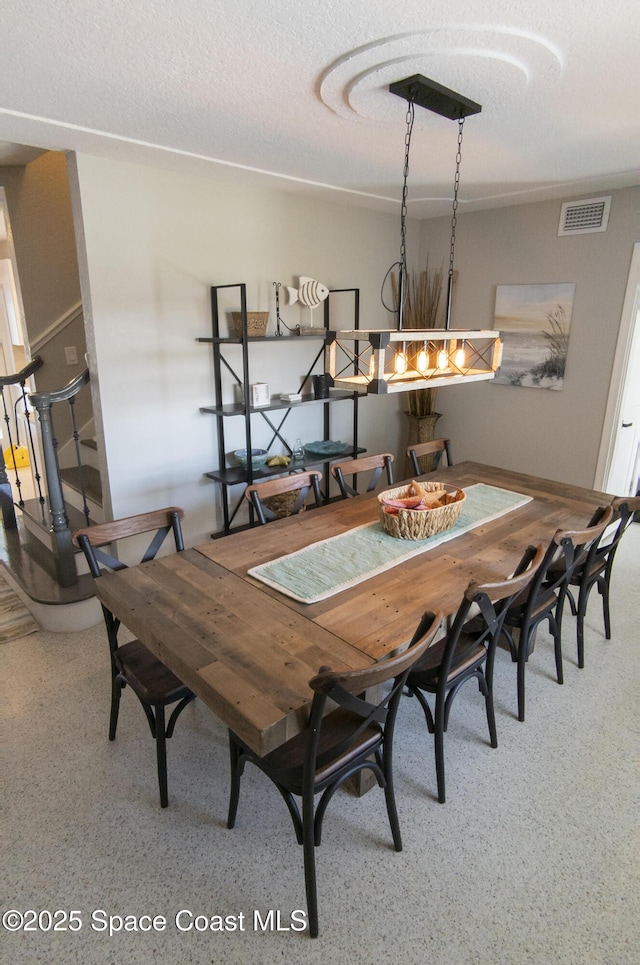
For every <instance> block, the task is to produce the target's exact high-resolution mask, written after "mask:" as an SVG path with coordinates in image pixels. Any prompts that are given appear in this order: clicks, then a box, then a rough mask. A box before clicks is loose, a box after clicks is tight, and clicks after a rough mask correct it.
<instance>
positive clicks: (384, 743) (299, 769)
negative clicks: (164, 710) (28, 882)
mask: <svg viewBox="0 0 640 965" xmlns="http://www.w3.org/2000/svg"><path fill="white" fill-rule="evenodd" d="M441 621H442V613H438V614H435V615H434V614H432V613H431V614H429V615H428V617H427V616H425V618H424V619H423V621H422V624H421V628H422V631H423V632H422V636H421V637H418V636H417V635H415V636H414V638H413V640H412V641H411V644H410V646H409V647H408V648H407V649H406V650H404V651H403V652H402V653H401V654H400V655H399V656H395V657H390V658H389V659H387V660H382V661H380V662H379V663H376V664H374V665H373V666H372V667H367V668H366V669H364V670H351V671H341V670H331V669H330V668H328V667H321V668H320V670H319V671H318V673H317V674H316V675H315V676H314V677H312V678H311V680H310V681H309V687H310V689H311V691H312V692H313V700H312V701H311V709H310V713H309V720H308V723H307V726H306V728H305V730H304V731H302V733H300V734H298V735H297V736H296V737H292V738H291V739H290V740H289V741H287V743H286V744H283V745H282V746H280V747H278V748H276V749H275V750H273V751H271V753H269V754H266V755H265V756H264V757H260V756H259V755H258V754H256V753H255V752H254V751H253V750H252V749H251V748H250V747H248V746H247V744H245V743H244V741H242V740H241V739H240V738H239V737H238V736H237V735H236V734H234V733H233V732H232V731H230V732H229V748H230V756H231V794H230V799H229V815H228V820H227V826H228V827H229V828H233V827H234V825H235V821H236V814H237V809H238V801H239V796H240V779H241V776H242V773H243V770H244V767H245V764H247V763H248V762H250V763H252V764H255V765H256V767H258V768H260V770H261V771H263V772H264V773H265V774H266V775H267V777H269V778H270V779H271V780H272V781H273V783H274V784H275V786H276V787H277V789H278V791H279V792H280V794H281V795H282V797H283V798H284V801H285V803H286V805H287V807H288V809H289V814H290V815H291V819H292V821H293V827H294V830H295V834H296V839H297V841H298V844H301V845H302V847H303V856H304V876H305V888H306V896H307V908H308V916H309V934H310V936H311V937H312V938H315V937H317V935H318V898H317V887H316V866H315V848H316V847H318V846H319V845H320V842H321V836H322V822H323V818H324V814H325V811H326V808H327V805H328V803H329V801H330V800H331V798H332V796H333V794H334V792H335V791H336V790H337V789H338V788H339V787H340V786H341V785H342V784H343V783H344V781H346V780H347V778H349V777H352V776H353V775H354V774H357V773H358V772H360V771H362V770H364V769H370V770H371V771H372V772H373V774H374V775H375V778H376V780H377V782H378V785H379V786H380V787H381V788H383V790H384V794H385V800H386V806H387V815H388V818H389V824H390V827H391V834H392V837H393V843H394V847H395V849H396V851H401V850H402V837H401V834H400V825H399V822H398V813H397V808H396V802H395V795H394V788H393V767H392V763H393V735H394V728H395V722H396V715H397V712H398V704H399V702H400V698H401V696H402V688H403V686H404V682H405V679H406V676H407V674H408V673H409V671H410V669H411V666H412V665H413V663H414V662H415V661H416V660H417V659H419V657H420V656H421V655H422V654H423V653H424V651H425V650H426V649H427V648H428V647H429V646H430V644H431V643H432V641H433V639H434V637H435V634H436V632H437V630H438V627H439V625H440V623H441ZM388 681H391V685H390V686H389V684H388ZM382 685H386V686H384V687H383V686H382ZM371 689H373V692H374V693H375V694H376V696H375V697H373V698H371V696H370V694H371V692H372V691H371ZM365 692H368V693H365ZM380 694H382V696H380ZM378 698H379V699H378ZM327 702H333V703H330V706H331V707H332V708H333V707H334V705H337V706H336V707H335V709H332V710H331V711H330V712H329V713H327ZM318 794H320V795H321V797H320V800H319V802H318V804H317V806H315V798H316V796H317V795H318ZM296 797H300V798H302V813H301V812H300V808H299V806H298V803H297V801H296Z"/></svg>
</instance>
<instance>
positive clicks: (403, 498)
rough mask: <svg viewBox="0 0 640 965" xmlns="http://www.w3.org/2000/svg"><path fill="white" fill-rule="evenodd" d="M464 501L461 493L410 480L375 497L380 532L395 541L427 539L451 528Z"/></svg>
mask: <svg viewBox="0 0 640 965" xmlns="http://www.w3.org/2000/svg"><path fill="white" fill-rule="evenodd" d="M464 500H465V494H464V491H463V490H462V489H454V488H452V487H450V486H446V485H445V484H444V483H441V482H422V483H421V482H416V481H415V480H414V481H413V482H412V483H410V485H408V486H406V485H405V486H400V487H397V488H396V489H386V490H385V491H384V492H382V493H380V494H379V496H378V503H379V512H380V522H381V524H382V528H383V529H384V531H385V532H386V533H388V534H389V536H395V537H396V538H397V539H427V537H428V536H434V535H435V534H436V533H442V532H444V530H446V529H450V527H451V526H453V524H454V523H455V522H456V520H457V519H458V516H459V515H460V513H461V511H462V506H463V504H464Z"/></svg>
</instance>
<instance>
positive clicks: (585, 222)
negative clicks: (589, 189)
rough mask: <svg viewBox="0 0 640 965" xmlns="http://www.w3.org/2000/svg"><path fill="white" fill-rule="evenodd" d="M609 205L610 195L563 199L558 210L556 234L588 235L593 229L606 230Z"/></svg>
mask: <svg viewBox="0 0 640 965" xmlns="http://www.w3.org/2000/svg"><path fill="white" fill-rule="evenodd" d="M610 207H611V195H609V197H607V198H586V199H585V200H584V201H565V203H564V204H563V205H562V210H561V211H560V225H559V226H558V234H559V235H588V234H592V233H593V232H594V231H606V230H607V224H608V223H609V208H610Z"/></svg>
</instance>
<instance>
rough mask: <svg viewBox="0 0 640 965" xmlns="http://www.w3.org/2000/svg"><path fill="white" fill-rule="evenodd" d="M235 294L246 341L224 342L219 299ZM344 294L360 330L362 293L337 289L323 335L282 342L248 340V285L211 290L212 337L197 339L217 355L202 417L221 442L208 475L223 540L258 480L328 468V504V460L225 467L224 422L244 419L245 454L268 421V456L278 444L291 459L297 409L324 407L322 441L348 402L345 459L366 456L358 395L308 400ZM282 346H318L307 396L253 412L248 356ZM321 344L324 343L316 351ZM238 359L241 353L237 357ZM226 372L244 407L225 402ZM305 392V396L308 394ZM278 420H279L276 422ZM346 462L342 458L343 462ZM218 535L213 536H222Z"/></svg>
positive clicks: (326, 494) (272, 338)
mask: <svg viewBox="0 0 640 965" xmlns="http://www.w3.org/2000/svg"><path fill="white" fill-rule="evenodd" d="M233 288H237V289H239V292H240V314H241V318H242V335H241V336H225V335H222V334H221V325H220V322H221V310H220V301H219V293H220V292H221V291H227V290H229V289H233ZM340 293H351V294H352V295H353V297H354V319H353V320H354V328H358V327H359V312H360V305H359V302H360V298H359V295H360V292H359V289H356V288H352V289H339V290H335V291H334V292H331V293H330V294H329V297H328V298H327V299H326V301H325V303H324V329H322V330H320V329H319V330H318V335H317V336H316V335H301V336H287V337H286V338H281V337H277V336H273V335H265V336H258V337H254V336H249V335H248V334H247V297H246V285H245V284H244V283H237V284H233V285H216V286H213V287H212V288H211V324H212V334H211V336H210V337H204V338H198V339H197V341H198V342H203V343H207V344H209V345H211V346H212V350H213V371H214V394H215V403H214V405H211V406H201V408H200V411H201V412H203V413H209V414H211V415H213V416H214V417H215V419H216V428H217V439H218V468H216V469H212V470H211V471H209V472H207V473H205V476H206V477H207V478H209V479H213V480H214V481H215V482H217V483H219V484H220V486H221V494H222V513H223V530H222V534H226V533H229V532H230V531H231V530H232V528H233V522H234V520H235V518H236V515H237V513H238V511H239V509H240V506H241V505H242V502H243V497H244V489H245V488H246V487H247V486H249V485H251V483H253V482H257V481H258V480H260V479H266V478H268V477H270V476H281V475H284V474H286V473H288V472H292V471H295V470H296V469H302V468H311V467H313V466H321V465H323V466H324V467H325V468H324V475H325V492H324V497H325V499H326V500H327V501H328V499H329V482H328V476H329V466H330V460H327V459H326V457H325V459H319V460H315V461H314V460H309V459H306V458H305V460H304V461H301V462H293V461H292V462H291V463H290V464H289V466H288V467H287V468H285V467H283V466H263V467H262V468H260V469H253V467H252V466H251V463H250V462H249V464H248V466H247V468H246V469H244V468H243V467H241V466H227V453H226V443H225V422H226V420H227V419H229V418H242V419H244V441H245V448H246V449H247V451H249V450H251V449H252V448H253V447H252V441H251V439H252V420H253V419H254V418H256V417H260V418H261V419H262V420H264V421H265V422H266V423H267V425H268V426H269V429H270V431H271V433H272V435H271V439H270V441H269V444H268V445H267V447H266V448H267V451H270V450H271V447H272V446H274V445H275V444H276V442H277V441H279V442H280V443H281V444H282V446H283V447H284V448H285V450H287V451H288V452H289V454H291V447H290V446H289V444H288V442H287V441H286V439H285V438H284V437H283V435H282V432H283V429H284V425H285V423H286V421H287V418H288V416H289V414H290V413H291V411H293V410H294V409H298V408H302V407H306V406H309V405H315V406H318V405H321V406H323V410H324V411H323V438H324V439H325V440H327V439H330V438H331V435H330V428H331V419H330V407H331V405H333V404H335V403H337V402H350V403H351V404H352V406H353V425H352V440H351V441H352V448H351V449H350V450H348V451H347V452H345V453H344V455H345V456H346V457H350V456H352V455H356V454H357V453H359V452H364V451H365V450H363V449H361V448H359V447H358V398H359V397H358V393H357V392H347V391H343V390H336V389H331V390H330V394H329V397H328V398H324V399H316V398H314V397H313V396H312V395H309V394H308V393H309V391H310V387H311V376H312V374H313V373H314V369H316V367H317V366H318V364H319V363H320V362H321V361H322V366H321V370H322V371H324V348H325V332H326V331H327V330H328V329H329V319H330V304H329V303H330V298H331V295H332V294H334V295H337V294H340ZM284 341H286V342H287V344H289V343H290V342H292V341H295V342H297V343H303V344H305V345H309V346H314V347H316V348H317V351H316V352H315V354H314V355H313V358H312V361H311V364H310V365H309V367H308V370H307V372H306V375H305V376H304V377H303V379H302V383H301V386H300V391H301V392H302V393H303V398H302V399H301V400H300V401H298V402H289V401H287V400H285V399H279V398H275V397H274V398H272V399H271V402H270V403H269V404H268V405H262V406H252V405H251V401H250V400H251V395H250V392H251V389H250V382H249V353H250V351H251V350H252V349H253V347H254V345H256V344H257V343H260V342H272V343H283V342H284ZM318 341H320V342H321V344H320V346H319V347H318ZM238 345H239V346H240V358H239V361H238V360H236V359H234V360H233V361H232V360H231V359H230V357H229V356H230V354H232V353H229V352H227V351H226V350H227V348H228V347H230V346H238ZM236 356H237V352H236ZM223 369H225V370H226V371H227V372H228V373H230V374H231V376H232V378H233V379H234V380H235V383H236V384H237V385H238V386H241V388H242V401H241V402H223V401H222V397H223V386H222V372H223ZM305 390H306V392H305ZM274 414H275V417H274ZM341 458H342V457H341ZM236 486H242V487H243V488H242V491H241V493H240V495H239V497H238V498H237V499H236V500H235V503H234V504H232V502H233V501H232V498H231V494H230V489H231V487H236ZM253 522H254V520H253V514H252V513H251V510H250V524H251V525H253ZM222 534H214V535H216V536H217V535H222Z"/></svg>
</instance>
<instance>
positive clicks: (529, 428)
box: [420, 188, 640, 487]
mask: <svg viewBox="0 0 640 965" xmlns="http://www.w3.org/2000/svg"><path fill="white" fill-rule="evenodd" d="M599 193H600V194H602V195H607V194H612V203H611V213H610V217H609V225H608V229H607V231H606V232H600V233H594V234H586V235H576V236H574V237H558V235H557V231H558V222H559V218H560V207H561V202H560V201H549V202H544V203H540V204H528V205H518V206H514V207H511V208H500V209H496V210H494V211H482V212H477V213H472V214H466V215H465V214H462V215H459V216H458V227H457V240H456V259H455V267H456V269H457V270H458V272H459V276H458V281H457V284H456V292H455V298H454V303H453V314H452V321H451V326H452V328H455V327H460V328H493V313H494V306H495V294H496V286H497V285H520V284H529V283H553V282H572V283H575V285H576V291H575V300H574V305H573V315H572V321H571V330H570V338H569V353H568V358H567V367H566V372H565V378H564V386H563V388H562V390H561V391H553V390H545V389H536V388H521V387H515V386H507V385H496V384H493V383H491V382H482V383H478V384H477V385H468V386H453V387H451V388H448V389H445V390H441V391H440V393H439V395H438V405H437V408H438V410H439V411H440V412H442V413H443V418H442V419H441V420H440V421H439V423H438V432H439V434H442V435H449V436H450V437H451V438H452V440H453V446H454V449H453V452H454V458H455V459H456V461H460V460H463V459H475V460H478V461H481V462H485V463H489V464H492V465H496V466H502V467H505V468H508V469H516V470H521V471H523V472H528V473H532V474H534V475H540V476H547V477H550V478H553V479H558V480H561V481H564V482H568V483H574V484H576V485H582V486H587V487H592V486H593V485H594V480H595V472H596V462H597V458H598V451H599V446H600V437H601V434H602V428H603V420H604V412H605V407H606V402H607V394H608V391H609V383H610V379H611V372H612V365H613V357H614V352H615V347H616V339H617V335H618V328H619V324H620V317H621V311H622V305H623V301H624V295H625V288H626V283H627V276H628V273H629V267H630V263H631V256H632V250H633V243H634V242H635V241H638V239H639V238H640V188H628V189H626V190H619V191H613V192H610V191H606V190H603V191H601V192H599ZM565 200H569V199H568V198H567V199H565ZM449 233H450V224H449V221H448V219H437V220H431V221H425V222H423V223H422V227H421V244H420V248H421V253H422V257H423V258H425V257H426V255H427V253H429V254H430V257H431V260H432V264H434V265H438V264H439V263H440V253H441V252H445V254H446V253H447V252H448V240H449ZM446 267H447V264H445V268H446Z"/></svg>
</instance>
